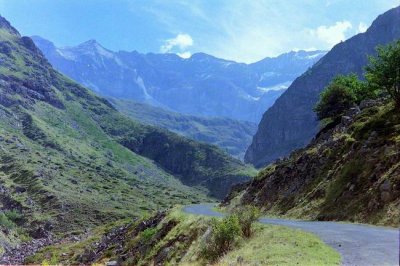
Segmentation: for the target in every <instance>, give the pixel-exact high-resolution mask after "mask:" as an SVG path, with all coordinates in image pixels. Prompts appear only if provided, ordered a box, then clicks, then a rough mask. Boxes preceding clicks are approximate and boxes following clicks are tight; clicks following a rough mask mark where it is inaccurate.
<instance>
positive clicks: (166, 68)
mask: <svg viewBox="0 0 400 266" xmlns="http://www.w3.org/2000/svg"><path fill="white" fill-rule="evenodd" d="M32 38H33V40H34V41H35V43H36V44H37V45H38V47H39V48H40V49H41V50H42V51H43V53H44V54H45V56H46V58H47V59H48V60H49V61H50V63H51V64H53V65H54V67H55V68H56V69H58V70H59V71H60V72H62V73H64V74H65V75H67V76H69V77H70V78H72V79H74V80H76V81H77V82H79V83H81V84H83V85H85V86H87V87H89V88H91V89H92V90H94V91H96V92H98V93H100V94H102V95H105V96H110V97H115V98H122V99H132V100H135V101H139V102H145V103H149V104H152V105H156V106H159V107H166V108H169V109H171V110H173V111H176V112H179V113H187V114H192V115H201V116H218V117H228V118H232V119H236V120H245V121H251V122H254V123H258V122H259V121H260V118H261V115H262V113H263V112H265V110H267V109H268V108H269V107H270V106H271V105H272V104H273V103H274V101H275V100H276V99H277V98H278V97H279V96H280V95H281V94H282V92H283V91H284V90H285V89H286V88H287V87H288V86H289V85H290V83H291V82H292V81H293V80H294V79H295V78H296V77H298V76H299V75H301V73H303V72H304V71H305V70H306V69H307V68H309V67H310V66H312V65H313V64H314V63H315V62H317V61H318V59H319V58H321V57H322V56H323V55H324V54H325V52H323V51H313V52H305V51H299V52H290V53H287V54H284V55H281V56H279V57H277V58H266V59H264V60H262V61H260V62H257V63H254V64H249V65H247V64H240V63H236V62H233V61H227V60H223V59H219V58H215V57H213V56H211V55H207V54H204V53H197V54H194V55H192V56H191V57H190V58H188V59H183V58H181V57H179V56H177V55H175V54H152V53H150V54H140V53H138V52H136V51H134V52H125V51H119V52H113V51H110V50H108V49H106V48H104V47H102V46H101V45H100V44H99V43H97V42H96V41H95V40H90V41H87V42H85V43H82V44H80V45H78V46H75V47H64V48H58V47H56V46H55V45H54V44H53V43H51V42H50V41H47V40H45V39H43V38H40V37H37V36H34V37H32Z"/></svg>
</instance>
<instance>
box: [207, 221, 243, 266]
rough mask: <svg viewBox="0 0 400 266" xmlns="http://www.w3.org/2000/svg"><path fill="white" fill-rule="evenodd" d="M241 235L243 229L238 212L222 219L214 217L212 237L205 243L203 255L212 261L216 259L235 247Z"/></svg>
mask: <svg viewBox="0 0 400 266" xmlns="http://www.w3.org/2000/svg"><path fill="white" fill-rule="evenodd" d="M241 235H242V230H241V226H240V224H239V218H238V216H237V215H236V214H232V215H229V216H226V217H224V218H223V219H222V220H217V219H213V220H212V227H211V235H210V239H209V240H208V241H207V243H205V246H204V247H203V249H202V251H201V255H202V256H203V257H204V258H206V259H208V260H210V261H216V260H217V259H218V258H220V257H222V256H223V255H225V254H226V253H227V252H228V251H230V250H232V249H233V248H234V246H235V244H236V243H237V240H238V239H239V238H240V237H241Z"/></svg>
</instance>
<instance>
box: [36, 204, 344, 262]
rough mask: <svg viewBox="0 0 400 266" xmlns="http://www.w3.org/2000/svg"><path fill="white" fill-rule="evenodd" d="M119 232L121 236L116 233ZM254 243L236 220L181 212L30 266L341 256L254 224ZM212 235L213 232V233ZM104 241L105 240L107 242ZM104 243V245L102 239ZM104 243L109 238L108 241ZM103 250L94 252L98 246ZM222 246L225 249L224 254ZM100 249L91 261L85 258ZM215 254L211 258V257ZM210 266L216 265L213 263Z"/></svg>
mask: <svg viewBox="0 0 400 266" xmlns="http://www.w3.org/2000/svg"><path fill="white" fill-rule="evenodd" d="M117 228H120V229H121V228H123V229H122V231H119V232H120V233H116V234H112V232H115V230H116V229H117ZM253 229H254V234H252V236H251V237H250V238H245V239H244V238H242V237H241V228H240V221H239V217H238V216H237V215H235V214H234V215H230V216H228V217H226V218H217V219H212V218H210V217H204V216H195V215H190V214H186V213H183V212H182V211H181V209H180V208H174V209H173V210H171V211H169V212H168V213H166V214H156V215H154V216H152V217H148V218H144V219H142V220H137V221H135V222H128V221H126V220H125V221H121V222H120V223H119V224H114V225H109V226H107V228H105V227H104V226H103V227H102V229H101V230H100V229H97V230H95V231H92V232H91V233H92V236H91V237H88V238H87V239H83V240H82V241H80V242H78V243H63V244H59V245H55V246H50V247H47V248H45V249H44V250H42V251H41V252H39V253H38V254H36V255H35V256H33V257H31V258H30V259H29V260H28V262H30V263H34V262H39V263H40V262H43V261H47V262H49V261H53V263H60V264H79V263H85V264H92V265H95V264H105V263H107V262H108V261H112V260H117V259H118V258H123V257H124V256H123V255H128V256H127V257H126V259H122V260H119V263H121V264H122V265H138V266H140V265H152V264H160V265H195V266H196V265H198V266H200V265H210V263H212V265H231V264H232V263H233V264H234V265H235V263H237V264H239V265H240V264H242V265H253V264H257V265H310V263H313V264H315V265H338V264H339V262H340V256H339V254H338V253H337V252H336V251H334V250H333V249H332V248H330V247H329V246H327V245H326V244H324V243H323V242H322V241H321V240H320V239H318V238H317V237H316V236H314V235H312V234H310V233H306V232H303V231H300V230H295V229H290V228H286V227H283V226H274V225H263V224H254V226H253ZM213 232H214V233H213ZM104 236H107V237H106V238H105V237H104ZM101 239H103V240H101ZM104 239H110V240H109V242H107V241H105V240H104ZM210 239H213V240H216V241H217V242H214V243H219V244H220V245H218V246H215V250H210V251H209V252H212V253H213V254H214V256H215V257H214V259H212V258H211V257H210V256H207V257H205V256H204V246H205V245H210V241H211V240H210ZM99 242H100V243H101V244H102V245H101V246H102V247H103V248H102V249H96V247H97V246H96V245H95V243H99ZM222 247H224V248H225V249H222ZM91 250H96V254H98V256H96V258H95V259H93V260H82V258H84V259H85V258H87V257H86V255H87V254H90V251H91ZM63 253H65V254H68V256H62V254H63ZM210 254H211V253H209V255H210ZM211 261H212V262H211Z"/></svg>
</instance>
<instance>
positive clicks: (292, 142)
mask: <svg viewBox="0 0 400 266" xmlns="http://www.w3.org/2000/svg"><path fill="white" fill-rule="evenodd" d="M399 38H400V7H397V8H394V9H391V10H389V11H387V12H386V13H384V14H382V15H380V16H379V17H378V18H377V19H376V20H375V21H374V22H373V23H372V25H371V27H370V28H369V29H368V30H367V31H366V32H365V33H360V34H358V35H356V36H354V37H352V38H350V39H349V40H347V41H345V42H341V43H339V44H337V45H336V46H335V47H333V48H332V50H331V51H330V52H329V53H327V54H326V55H325V56H324V57H322V58H321V60H320V61H319V62H318V63H316V64H315V65H314V66H313V67H312V68H310V69H309V70H308V71H306V72H305V73H304V74H303V75H301V76H300V77H299V78H297V79H296V80H295V81H294V82H293V83H292V85H291V86H290V87H289V88H288V89H287V91H286V92H285V93H283V95H282V96H281V97H280V98H279V99H278V100H277V101H276V102H275V104H274V105H273V106H272V107H271V108H269V109H268V110H267V111H266V112H265V113H264V115H263V118H262V120H261V122H260V124H259V126H258V130H257V133H256V135H255V136H254V138H253V142H252V144H251V146H250V147H249V148H248V150H247V152H246V155H245V161H246V162H248V163H252V164H253V165H255V166H256V167H262V166H265V165H267V164H268V163H270V162H272V161H274V160H275V159H277V158H280V157H283V156H286V155H288V154H289V153H290V152H291V151H293V150H294V149H296V148H300V147H304V146H305V145H307V144H308V143H309V142H310V140H311V139H312V138H313V137H314V136H315V134H316V133H317V131H318V121H317V119H316V115H315V113H314V112H313V107H314V105H315V104H316V102H317V101H318V98H319V94H320V92H321V91H322V90H323V89H324V88H325V87H326V86H327V85H328V83H329V82H330V81H331V79H332V78H333V77H334V76H336V75H339V74H349V73H356V74H357V75H358V76H362V73H363V67H364V66H365V65H366V63H367V59H368V55H374V54H375V48H376V46H378V45H385V44H388V43H390V42H392V41H394V40H396V39H399Z"/></svg>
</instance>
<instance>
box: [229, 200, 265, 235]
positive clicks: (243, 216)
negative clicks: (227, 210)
mask: <svg viewBox="0 0 400 266" xmlns="http://www.w3.org/2000/svg"><path fill="white" fill-rule="evenodd" d="M235 213H236V215H237V216H238V218H239V224H240V228H241V231H242V235H243V236H244V237H246V238H249V237H251V236H252V234H253V231H252V227H253V224H254V222H256V221H257V220H258V219H259V218H260V216H261V212H260V210H259V209H258V208H257V207H255V206H244V207H241V208H238V209H236V210H235Z"/></svg>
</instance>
